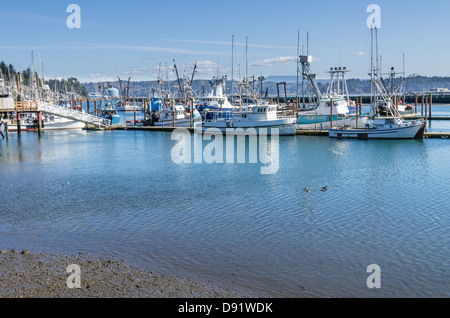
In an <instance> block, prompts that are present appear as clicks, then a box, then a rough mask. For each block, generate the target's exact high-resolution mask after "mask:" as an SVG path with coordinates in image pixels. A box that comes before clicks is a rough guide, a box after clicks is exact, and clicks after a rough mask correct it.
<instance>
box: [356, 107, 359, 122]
mask: <svg viewBox="0 0 450 318" xmlns="http://www.w3.org/2000/svg"><path fill="white" fill-rule="evenodd" d="M358 123H359V100H357V101H356V128H358V126H359V125H358Z"/></svg>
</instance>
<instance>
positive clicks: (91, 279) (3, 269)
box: [0, 250, 249, 298]
mask: <svg viewBox="0 0 450 318" xmlns="http://www.w3.org/2000/svg"><path fill="white" fill-rule="evenodd" d="M71 264H75V265H78V266H79V269H80V275H79V276H80V288H69V287H68V280H69V281H70V282H76V280H75V279H69V276H71V275H72V272H66V270H67V268H68V266H69V265H71ZM243 297H246V298H248V297H249V296H248V295H242V294H241V293H239V292H236V291H233V290H230V289H225V288H221V287H219V286H216V285H213V284H211V283H208V282H199V281H192V280H190V279H188V278H177V277H170V276H165V275H159V274H156V273H154V272H153V271H146V270H141V269H139V268H136V267H133V266H131V265H128V264H125V263H124V262H123V261H121V260H117V259H114V258H112V257H111V258H104V257H103V258H100V257H95V256H90V255H87V254H85V253H79V254H77V255H63V254H57V253H46V252H37V253H33V252H29V251H26V250H23V251H16V250H8V251H5V250H3V251H0V298H243Z"/></svg>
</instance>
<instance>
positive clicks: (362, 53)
mask: <svg viewBox="0 0 450 318" xmlns="http://www.w3.org/2000/svg"><path fill="white" fill-rule="evenodd" d="M366 54H367V53H366V52H357V53H356V55H358V56H364V55H366Z"/></svg>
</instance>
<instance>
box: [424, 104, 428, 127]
mask: <svg viewBox="0 0 450 318" xmlns="http://www.w3.org/2000/svg"><path fill="white" fill-rule="evenodd" d="M427 107H428V98H426V99H425V132H428V112H427Z"/></svg>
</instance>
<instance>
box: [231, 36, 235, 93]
mask: <svg viewBox="0 0 450 318" xmlns="http://www.w3.org/2000/svg"><path fill="white" fill-rule="evenodd" d="M233 91H234V35H233V36H232V37H231V100H232V101H233V102H234V93H233Z"/></svg>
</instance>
